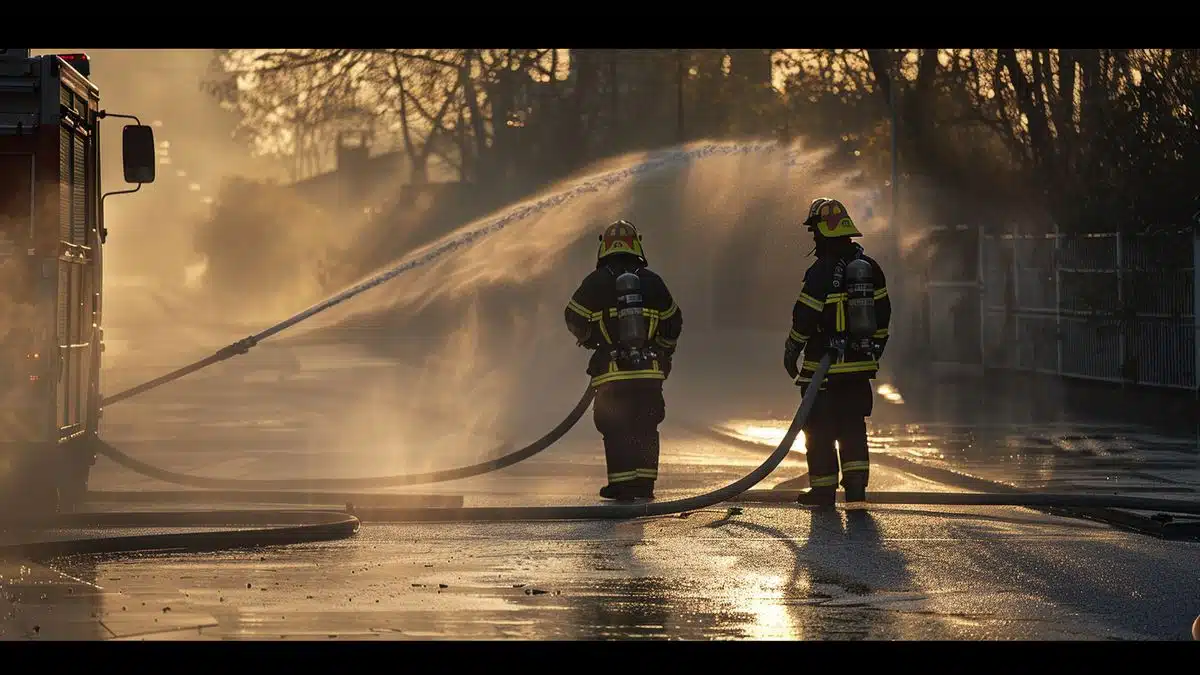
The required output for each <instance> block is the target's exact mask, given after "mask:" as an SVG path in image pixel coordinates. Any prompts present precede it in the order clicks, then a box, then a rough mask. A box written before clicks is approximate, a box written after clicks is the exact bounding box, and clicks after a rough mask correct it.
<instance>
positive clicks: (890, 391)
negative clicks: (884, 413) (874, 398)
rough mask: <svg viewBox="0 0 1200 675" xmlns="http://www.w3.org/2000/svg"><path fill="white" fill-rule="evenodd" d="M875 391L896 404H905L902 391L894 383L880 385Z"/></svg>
mask: <svg viewBox="0 0 1200 675" xmlns="http://www.w3.org/2000/svg"><path fill="white" fill-rule="evenodd" d="M875 391H876V392H877V393H878V394H879V395H880V396H882V397H883V398H885V399H886V400H887V402H888V403H895V404H896V405H904V397H903V396H901V395H900V391H899V390H898V389H896V387H895V386H893V385H890V384H887V383H884V384H881V385H879V388H878V389H876V390H875Z"/></svg>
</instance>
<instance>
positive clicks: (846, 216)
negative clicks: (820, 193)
mask: <svg viewBox="0 0 1200 675" xmlns="http://www.w3.org/2000/svg"><path fill="white" fill-rule="evenodd" d="M804 226H805V227H807V228H808V230H809V231H810V232H815V233H816V234H818V235H820V236H822V237H824V238H825V239H834V238H837V237H861V236H862V232H859V231H858V228H857V227H855V225H854V220H853V219H852V218H850V213H849V212H848V211H846V206H845V204H842V203H841V202H839V201H838V200H836V199H830V198H828V197H818V198H816V199H814V200H813V201H812V204H811V205H810V206H809V207H808V219H807V220H805V221H804Z"/></svg>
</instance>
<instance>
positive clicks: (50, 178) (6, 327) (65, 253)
mask: <svg viewBox="0 0 1200 675" xmlns="http://www.w3.org/2000/svg"><path fill="white" fill-rule="evenodd" d="M89 75H90V67H89V62H88V59H87V56H86V55H84V54H58V55H48V56H32V55H31V50H29V49H0V505H3V507H4V509H5V511H6V512H8V513H13V512H14V511H15V512H17V513H21V512H26V513H46V512H56V511H70V510H73V509H74V508H75V507H76V506H77V505H78V503H79V501H80V500H81V498H82V497H83V496H84V494H85V493H86V492H87V481H88V474H89V473H90V470H91V466H92V465H93V464H94V463H95V458H96V453H95V451H94V448H95V445H94V444H95V443H96V442H97V439H98V435H97V434H98V430H99V425H100V414H101V397H100V355H101V352H102V351H103V342H102V341H103V337H104V334H103V331H102V330H101V308H102V300H103V294H102V290H103V285H102V281H103V259H104V258H103V245H104V242H105V239H106V237H107V234H108V231H107V230H106V229H105V226H104V200H105V198H107V197H109V196H111V195H113V194H126V193H131V192H137V191H138V190H139V189H141V186H142V185H143V184H146V183H152V182H154V177H155V164H156V157H155V145H154V131H153V129H152V128H151V127H149V126H147V125H143V124H141V122H140V120H138V119H137V118H136V117H134V116H131V115H118V114H113V113H108V112H106V111H105V110H103V109H102V108H101V107H100V93H99V90H98V89H97V88H96V85H95V84H93V83H92V82H91V81H90V80H89V79H88V77H89ZM106 117H120V118H126V119H130V120H133V121H134V122H135V124H128V125H126V126H125V127H124V129H123V132H122V164H123V165H124V179H125V182H126V183H130V184H136V187H135V188H133V189H126V190H119V191H116V192H110V193H107V194H104V193H102V191H101V186H102V181H101V171H100V166H101V164H100V136H101V126H102V125H101V120H102V119H104V118H106Z"/></svg>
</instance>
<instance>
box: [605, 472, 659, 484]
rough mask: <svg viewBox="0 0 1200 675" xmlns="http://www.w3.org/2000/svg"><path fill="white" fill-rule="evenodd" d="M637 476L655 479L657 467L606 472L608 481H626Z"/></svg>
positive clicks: (635, 478)
mask: <svg viewBox="0 0 1200 675" xmlns="http://www.w3.org/2000/svg"><path fill="white" fill-rule="evenodd" d="M638 478H649V479H650V480H655V479H657V478H658V470H657V469H634V470H633V471H618V472H616V473H610V474H608V482H610V483H627V482H629V481H631V480H637V479H638Z"/></svg>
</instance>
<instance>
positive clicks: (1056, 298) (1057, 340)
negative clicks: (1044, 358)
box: [1051, 223, 1063, 378]
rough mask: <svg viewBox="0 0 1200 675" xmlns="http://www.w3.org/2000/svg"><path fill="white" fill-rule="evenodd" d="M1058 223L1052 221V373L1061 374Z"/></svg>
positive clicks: (1060, 269)
mask: <svg viewBox="0 0 1200 675" xmlns="http://www.w3.org/2000/svg"><path fill="white" fill-rule="evenodd" d="M1060 234H1061V233H1060V232H1059V230H1058V223H1054V261H1053V263H1051V264H1053V265H1054V351H1055V356H1054V374H1055V375H1057V376H1058V377H1060V378H1061V377H1062V374H1063V333H1062V249H1061V247H1062V237H1061V236H1060Z"/></svg>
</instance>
